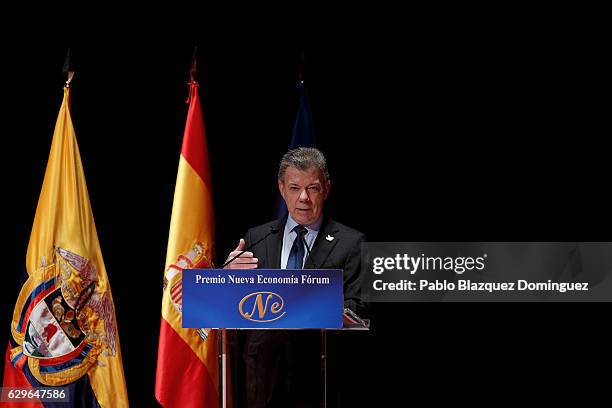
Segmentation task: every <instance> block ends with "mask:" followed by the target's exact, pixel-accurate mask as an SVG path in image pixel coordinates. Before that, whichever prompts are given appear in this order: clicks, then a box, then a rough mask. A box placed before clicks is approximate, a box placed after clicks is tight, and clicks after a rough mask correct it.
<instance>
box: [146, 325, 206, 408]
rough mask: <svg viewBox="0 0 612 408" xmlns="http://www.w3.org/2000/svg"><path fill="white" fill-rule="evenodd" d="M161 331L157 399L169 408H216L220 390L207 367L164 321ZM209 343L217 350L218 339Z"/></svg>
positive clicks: (156, 382)
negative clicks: (218, 390)
mask: <svg viewBox="0 0 612 408" xmlns="http://www.w3.org/2000/svg"><path fill="white" fill-rule="evenodd" d="M159 331H160V335H159V349H158V350H159V352H158V355H157V376H156V380H155V398H157V400H158V401H159V403H160V404H162V406H164V407H165V408H175V407H176V408H201V407H216V406H217V402H218V401H217V389H216V388H215V385H214V382H213V381H212V379H211V376H210V374H209V372H208V370H207V369H206V366H205V365H204V363H202V361H201V360H200V359H199V358H198V357H197V356H196V355H195V354H194V353H193V351H192V350H191V348H190V347H189V345H187V343H185V342H184V341H183V339H181V337H180V336H179V335H178V334H177V333H176V332H175V331H174V329H173V328H172V326H170V325H169V324H168V322H166V320H165V319H164V318H162V319H161V327H160V330H159ZM213 339H215V340H213ZM207 341H214V342H215V344H211V346H212V347H214V349H215V350H216V337H214V336H210V337H209V338H208V340H207Z"/></svg>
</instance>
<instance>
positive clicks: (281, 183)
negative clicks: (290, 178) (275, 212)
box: [278, 180, 287, 201]
mask: <svg viewBox="0 0 612 408" xmlns="http://www.w3.org/2000/svg"><path fill="white" fill-rule="evenodd" d="M284 187H285V184H284V183H283V182H282V181H281V180H278V191H280V195H281V197H283V200H285V201H287V199H286V198H285V188H284Z"/></svg>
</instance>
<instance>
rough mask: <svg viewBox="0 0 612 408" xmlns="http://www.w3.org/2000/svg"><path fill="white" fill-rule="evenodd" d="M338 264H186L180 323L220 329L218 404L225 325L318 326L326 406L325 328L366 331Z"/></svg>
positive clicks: (239, 327)
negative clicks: (347, 304)
mask: <svg viewBox="0 0 612 408" xmlns="http://www.w3.org/2000/svg"><path fill="white" fill-rule="evenodd" d="M343 304H344V296H343V272H342V270H340V269H295V270H292V269H251V270H235V269H234V270H232V269H185V270H183V322H182V325H183V327H185V328H197V329H199V328H211V329H218V330H220V332H221V336H220V339H221V347H220V349H221V352H220V360H221V370H220V377H221V378H220V381H219V384H220V385H221V392H220V395H221V404H222V405H221V406H223V407H224V408H225V407H226V406H227V390H228V384H227V351H228V349H227V330H228V329H235V330H244V329H249V330H267V329H281V330H302V329H318V330H321V371H322V373H323V379H322V381H321V383H322V384H321V385H322V390H321V394H322V396H323V397H322V399H323V401H322V405H323V406H326V405H327V331H329V330H334V331H336V330H369V321H367V320H363V319H361V318H360V317H359V316H357V315H356V314H355V313H354V312H353V311H351V310H350V309H345V308H344V305H343Z"/></svg>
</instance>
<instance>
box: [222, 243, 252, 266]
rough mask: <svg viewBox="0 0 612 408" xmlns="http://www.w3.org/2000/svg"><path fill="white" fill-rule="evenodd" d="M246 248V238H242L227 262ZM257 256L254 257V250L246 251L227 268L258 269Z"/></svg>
mask: <svg viewBox="0 0 612 408" xmlns="http://www.w3.org/2000/svg"><path fill="white" fill-rule="evenodd" d="M243 250H244V239H242V238H240V243H239V244H238V246H237V247H236V249H234V250H233V251H232V252H230V254H229V255H228V257H227V259H226V260H225V262H227V261H229V260H230V259H232V258H233V257H235V256H236V255H238V254H239V253H240V252H242V251H243ZM257 261H258V259H257V258H254V257H253V253H252V252H248V251H247V252H245V253H244V254H242V255H240V256H239V257H238V258H236V259H234V260H233V261H232V262H231V263H230V264H228V265H227V266H226V267H225V269H256V268H257Z"/></svg>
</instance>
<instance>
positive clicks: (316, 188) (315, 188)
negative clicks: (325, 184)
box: [308, 187, 319, 193]
mask: <svg viewBox="0 0 612 408" xmlns="http://www.w3.org/2000/svg"><path fill="white" fill-rule="evenodd" d="M308 191H310V192H313V193H318V192H319V187H308Z"/></svg>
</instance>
